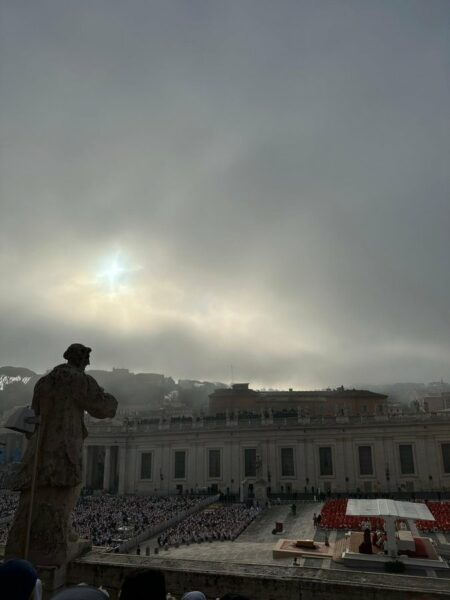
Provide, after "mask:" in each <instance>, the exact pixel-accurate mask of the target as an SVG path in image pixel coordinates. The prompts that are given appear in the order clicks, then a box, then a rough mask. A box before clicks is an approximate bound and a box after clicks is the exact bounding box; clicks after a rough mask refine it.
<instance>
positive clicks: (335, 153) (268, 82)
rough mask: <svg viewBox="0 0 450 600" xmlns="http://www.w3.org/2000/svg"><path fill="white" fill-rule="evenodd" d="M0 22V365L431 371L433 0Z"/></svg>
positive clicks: (436, 321) (437, 99) (248, 374)
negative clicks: (74, 357) (108, 276)
mask: <svg viewBox="0 0 450 600" xmlns="http://www.w3.org/2000/svg"><path fill="white" fill-rule="evenodd" d="M2 13H3V14H2V19H1V25H0V27H1V31H0V33H1V47H0V56H1V58H0V61H1V73H0V78H1V80H0V84H1V87H0V90H1V91H0V127H1V132H0V134H1V135H0V144H1V173H0V176H1V184H0V186H1V190H0V191H1V204H2V212H1V225H0V228H1V237H0V244H1V257H0V265H1V268H2V274H3V286H2V294H1V298H0V301H1V304H0V308H1V316H0V319H1V321H2V323H1V325H2V330H3V332H4V334H3V336H2V342H1V346H0V364H21V365H25V366H28V367H30V368H34V369H38V370H39V369H41V370H42V369H44V368H47V367H49V366H51V365H52V364H54V363H55V361H58V360H59V356H60V355H61V351H62V349H63V348H64V347H65V346H66V345H67V344H68V343H70V342H72V341H74V340H78V341H82V342H86V343H89V344H91V345H92V346H93V347H94V349H95V354H94V356H93V366H95V367H97V366H102V367H111V366H128V367H130V368H132V369H136V370H152V371H160V372H165V373H168V374H172V375H173V376H175V377H178V376H179V377H190V376H192V377H199V378H205V379H221V380H229V379H230V377H231V375H230V373H231V365H233V372H234V377H235V379H240V380H249V381H251V382H252V383H256V384H260V385H280V386H288V385H291V386H298V387H303V386H305V387H314V386H327V385H336V384H341V383H343V384H351V383H353V382H358V381H372V382H374V383H377V382H384V381H386V382H388V381H395V380H408V379H409V380H411V379H414V380H424V381H427V380H433V379H437V378H440V377H444V378H447V379H448V378H449V377H450V373H449V365H448V356H449V351H450V341H449V335H448V334H449V329H450V308H449V306H450V302H449V301H450V276H449V271H448V266H447V262H448V256H449V250H450V242H449V234H448V232H449V231H450V200H449V189H450V186H449V178H450V175H449V169H448V157H449V155H450V152H449V151H450V135H449V133H450V126H449V125H450V124H449V110H448V107H449V106H450V85H449V84H450V77H449V56H450V48H449V46H450V42H449V37H448V21H449V16H450V8H449V5H448V2H446V1H442V2H440V1H438V0H433V2H430V3H425V4H424V3H423V2H421V1H417V2H412V1H409V0H408V1H405V2H396V3H392V2H388V1H386V2H376V3H373V2H369V1H368V2H361V1H360V0H358V1H353V2H352V1H344V0H343V1H342V2H335V1H329V2H326V1H317V0H315V1H310V2H306V1H305V2H297V1H295V2H287V1H286V2H283V1H282V2H277V3H273V2H269V1H267V2H264V1H260V0H258V1H256V0H255V1H248V2H238V1H236V2H223V3H211V2H206V1H200V0H194V1H192V2H182V1H178V2H175V1H167V0H164V1H161V2H138V1H136V2H128V3H126V4H125V3H123V2H114V1H113V2H111V1H108V2H106V1H105V2H102V1H100V2H95V3H92V2H88V1H81V2H76V3H73V2H56V1H53V2H42V3H39V5H37V4H35V3H29V2H20V1H19V2H17V1H15V2H9V3H5V4H4V7H3V9H2ZM116 256H118V257H119V258H118V259H117V260H118V261H119V262H120V264H121V265H122V266H123V267H124V268H126V269H127V272H126V273H121V274H119V276H118V278H117V280H116V282H115V283H114V285H113V286H112V287H111V285H109V284H108V282H107V281H105V278H103V279H102V278H101V277H99V274H101V273H104V271H105V265H107V264H108V262H110V261H112V260H114V257H116ZM112 290H113V291H114V292H115V293H114V294H112V293H111V291H112Z"/></svg>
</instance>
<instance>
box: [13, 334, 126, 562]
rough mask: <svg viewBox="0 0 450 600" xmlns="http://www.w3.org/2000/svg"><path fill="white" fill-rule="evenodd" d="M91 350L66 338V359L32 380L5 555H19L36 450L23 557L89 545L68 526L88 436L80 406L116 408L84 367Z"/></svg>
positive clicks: (96, 412) (52, 558)
mask: <svg viewBox="0 0 450 600" xmlns="http://www.w3.org/2000/svg"><path fill="white" fill-rule="evenodd" d="M90 352H91V348H88V347H86V346H83V344H71V345H70V346H69V347H68V348H67V350H66V351H65V353H64V358H65V359H66V360H67V363H64V364H61V365H58V366H56V367H55V368H54V369H53V370H52V371H50V372H49V373H47V374H46V375H44V376H43V377H41V379H39V381H38V382H37V383H36V385H35V388H34V395H33V402H32V408H33V410H34V412H35V414H36V415H37V416H38V417H40V420H41V421H40V425H39V426H38V428H36V430H35V432H34V433H33V434H32V435H31V436H30V438H29V441H28V446H27V449H26V452H25V455H24V458H23V463H22V466H21V468H20V470H19V472H18V475H17V478H16V481H15V485H14V489H15V490H18V491H20V492H21V496H20V501H19V506H18V509H17V512H16V515H15V518H14V522H13V525H12V528H11V530H10V532H9V536H8V542H7V545H6V551H5V556H6V558H17V557H23V556H24V549H25V546H26V545H27V544H26V535H27V521H28V514H29V512H28V511H29V506H30V495H31V494H30V488H31V480H32V473H33V465H34V457H35V455H36V452H37V453H38V458H37V470H36V479H35V481H36V483H35V495H34V502H33V509H32V513H31V514H32V520H31V530H30V538H29V552H28V557H27V558H28V560H30V561H31V562H32V563H34V564H38V565H43V566H44V565H56V566H60V565H63V564H65V563H67V562H69V561H70V560H72V559H73V558H74V557H75V556H78V555H79V554H80V553H81V552H82V550H83V548H85V547H86V546H87V545H88V544H87V543H86V541H85V540H84V541H82V540H80V539H79V538H78V535H77V534H76V532H75V531H74V530H73V529H72V511H73V509H74V507H75V505H76V502H77V500H78V497H79V494H80V490H81V482H82V449H83V440H84V438H85V437H86V436H87V430H86V427H85V425H84V412H85V411H87V412H88V413H89V414H90V415H92V416H93V417H96V418H98V419H103V418H112V417H114V415H115V414H116V410H117V400H116V399H115V398H114V397H113V396H111V395H110V394H107V393H105V392H104V391H103V389H102V388H101V387H100V386H99V385H98V384H97V382H96V381H95V379H94V378H93V377H91V376H90V375H88V374H86V373H85V368H86V366H87V365H89V364H90V361H89V354H90ZM39 429H40V431H39ZM38 431H39V433H38Z"/></svg>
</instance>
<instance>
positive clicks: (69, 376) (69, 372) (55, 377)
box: [34, 363, 87, 394]
mask: <svg viewBox="0 0 450 600" xmlns="http://www.w3.org/2000/svg"><path fill="white" fill-rule="evenodd" d="M86 377H87V376H86V374H85V373H84V372H82V371H80V370H79V369H76V368H74V367H72V366H71V365H68V364H67V363H63V364H62V365H57V366H56V367H54V368H53V369H52V370H51V371H49V372H48V373H46V374H45V375H43V376H42V377H41V378H40V379H38V381H37V382H36V385H35V386H34V393H35V394H36V393H39V392H40V391H42V390H46V389H48V388H52V387H54V386H61V385H64V384H73V383H82V382H86Z"/></svg>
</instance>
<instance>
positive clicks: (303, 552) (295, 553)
mask: <svg viewBox="0 0 450 600" xmlns="http://www.w3.org/2000/svg"><path fill="white" fill-rule="evenodd" d="M297 542H298V540H283V539H281V540H278V542H277V543H276V544H275V548H274V549H273V558H289V557H290V558H332V557H333V550H334V544H330V545H329V546H326V545H325V544H324V543H322V542H314V546H315V547H314V548H308V547H298V546H297Z"/></svg>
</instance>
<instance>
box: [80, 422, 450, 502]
mask: <svg viewBox="0 0 450 600" xmlns="http://www.w3.org/2000/svg"><path fill="white" fill-rule="evenodd" d="M88 429H89V436H88V438H87V439H86V441H85V445H84V450H83V451H84V461H83V462H84V472H83V482H84V484H85V485H86V486H87V487H90V488H93V489H104V490H109V491H112V492H117V493H140V494H150V493H175V492H177V491H178V492H181V493H185V492H187V491H194V492H195V491H201V490H206V489H213V490H217V491H221V492H223V493H227V492H228V493H234V494H238V493H239V492H240V491H241V488H242V487H243V486H244V487H245V490H246V491H248V490H249V489H250V490H252V489H253V488H252V486H253V484H255V483H256V481H257V480H258V479H263V480H264V481H265V484H266V486H267V488H268V491H269V492H271V493H275V494H277V493H294V492H297V493H305V492H308V493H317V492H318V491H320V492H325V493H326V492H328V491H330V492H332V493H346V492H351V493H355V492H358V491H359V492H361V493H383V494H386V493H393V492H399V491H405V492H425V491H432V492H438V491H450V415H446V414H443V415H423V414H414V415H403V416H396V417H393V416H388V415H383V416H371V417H370V416H367V417H362V416H361V417H334V418H324V417H322V418H317V419H313V418H300V417H298V418H292V419H281V420H278V421H277V420H274V419H265V418H264V417H263V416H261V417H260V418H258V419H249V421H248V422H242V421H239V422H237V421H232V420H229V419H212V418H211V417H209V418H207V419H206V418H200V417H198V418H193V419H186V420H185V421H177V422H167V421H163V420H161V421H155V420H151V421H150V420H147V421H146V420H138V419H134V420H128V421H126V422H125V423H123V424H117V423H116V424H112V423H110V424H108V423H104V422H102V423H100V422H98V423H89V424H88Z"/></svg>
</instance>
